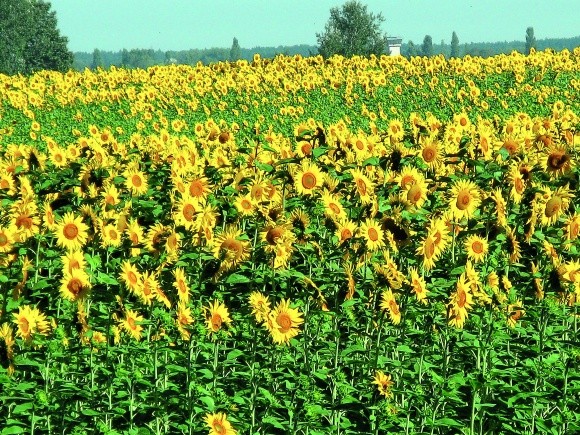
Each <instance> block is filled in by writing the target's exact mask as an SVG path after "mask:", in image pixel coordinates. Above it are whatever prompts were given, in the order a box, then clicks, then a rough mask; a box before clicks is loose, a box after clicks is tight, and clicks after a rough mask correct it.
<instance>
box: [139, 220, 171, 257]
mask: <svg viewBox="0 0 580 435" xmlns="http://www.w3.org/2000/svg"><path fill="white" fill-rule="evenodd" d="M168 234H169V228H168V227H166V226H165V225H163V224H162V223H160V222H156V223H155V224H153V226H152V227H151V228H149V229H148V230H147V236H146V240H145V246H146V247H147V249H148V250H149V251H150V252H156V253H159V252H161V247H162V246H163V245H164V244H165V243H166V241H167V240H166V238H167V235H168Z"/></svg>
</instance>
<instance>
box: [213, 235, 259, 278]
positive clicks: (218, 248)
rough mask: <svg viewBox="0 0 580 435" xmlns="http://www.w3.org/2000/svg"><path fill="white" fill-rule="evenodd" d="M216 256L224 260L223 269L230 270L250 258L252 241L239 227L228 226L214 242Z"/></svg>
mask: <svg viewBox="0 0 580 435" xmlns="http://www.w3.org/2000/svg"><path fill="white" fill-rule="evenodd" d="M212 245H213V254H214V257H215V258H217V259H219V260H221V261H222V269H224V270H229V269H232V268H234V267H236V266H238V265H239V264H240V263H242V262H243V261H245V260H247V259H248V258H250V242H249V241H248V240H247V237H246V238H243V237H242V231H241V230H240V229H238V228H237V227H226V229H225V230H224V231H223V232H221V233H220V234H218V235H216V236H215V239H214V240H213V242H212Z"/></svg>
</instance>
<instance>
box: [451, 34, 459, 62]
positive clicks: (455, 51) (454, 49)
mask: <svg viewBox="0 0 580 435" xmlns="http://www.w3.org/2000/svg"><path fill="white" fill-rule="evenodd" d="M450 57H459V38H458V37H457V33H455V32H453V34H452V35H451V54H450Z"/></svg>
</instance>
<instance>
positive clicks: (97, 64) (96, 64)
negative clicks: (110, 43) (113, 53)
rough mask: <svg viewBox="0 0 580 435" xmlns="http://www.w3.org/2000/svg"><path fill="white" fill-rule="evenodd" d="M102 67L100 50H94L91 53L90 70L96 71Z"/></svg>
mask: <svg viewBox="0 0 580 435" xmlns="http://www.w3.org/2000/svg"><path fill="white" fill-rule="evenodd" d="M102 67H103V55H102V54H101V50H99V49H98V48H95V51H93V62H92V63H91V69H97V68H102Z"/></svg>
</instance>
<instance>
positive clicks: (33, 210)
mask: <svg viewBox="0 0 580 435" xmlns="http://www.w3.org/2000/svg"><path fill="white" fill-rule="evenodd" d="M11 214H12V218H13V223H14V226H15V227H16V230H17V233H16V237H17V240H18V241H20V242H24V241H26V240H28V239H29V238H30V237H33V236H34V235H35V234H38V232H39V226H40V218H39V217H38V208H37V206H36V204H35V203H34V202H31V201H30V200H29V199H26V200H22V201H18V202H16V203H14V204H13V206H12V212H11Z"/></svg>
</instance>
